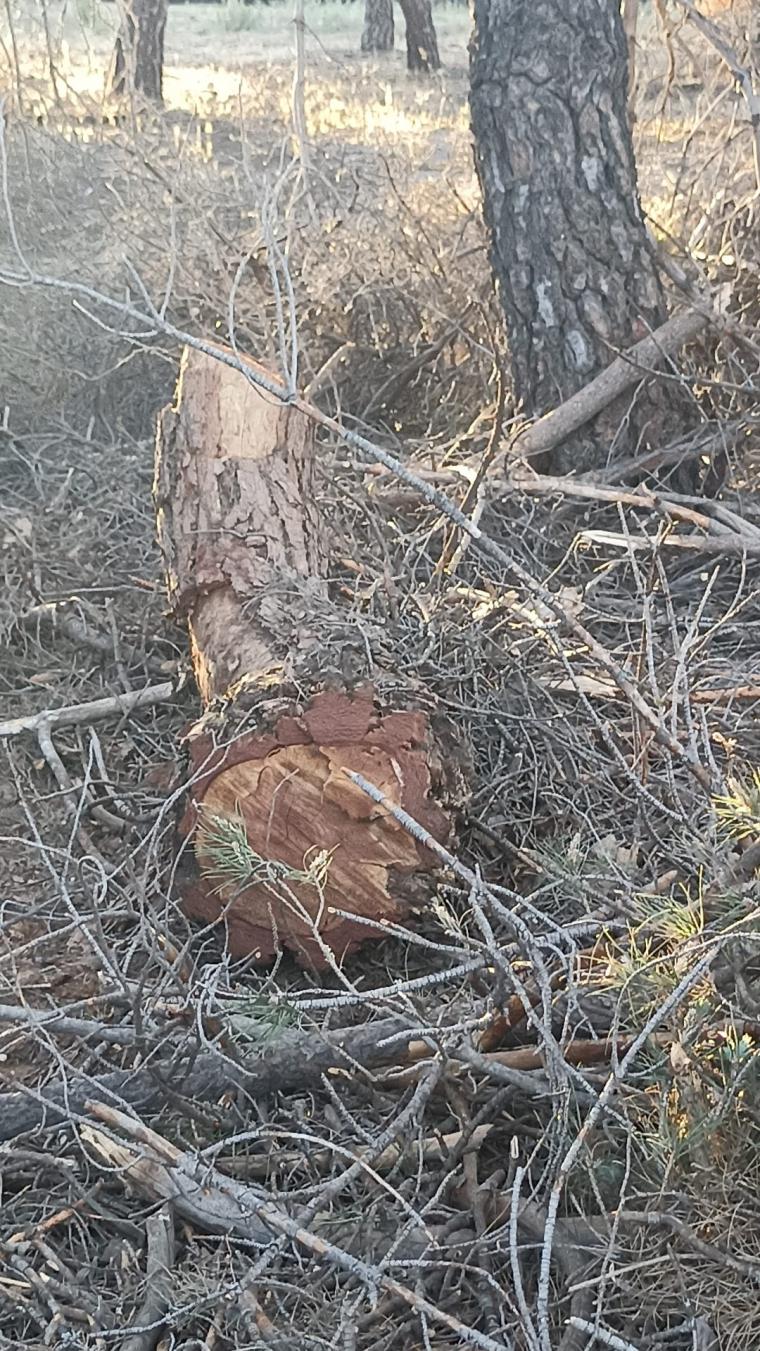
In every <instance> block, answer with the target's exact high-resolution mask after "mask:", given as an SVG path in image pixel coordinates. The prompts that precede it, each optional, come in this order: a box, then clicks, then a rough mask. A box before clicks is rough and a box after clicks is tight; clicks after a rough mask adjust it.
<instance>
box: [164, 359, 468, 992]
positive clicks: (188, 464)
mask: <svg viewBox="0 0 760 1351" xmlns="http://www.w3.org/2000/svg"><path fill="white" fill-rule="evenodd" d="M251 369H252V371H254V372H256V371H258V372H259V373H260V374H266V372H265V371H264V370H263V368H262V367H257V366H256V365H255V364H254V363H251ZM270 378H271V376H270ZM315 486H316V485H315V461H314V436H313V427H312V424H311V423H310V422H309V421H308V420H307V418H306V417H305V415H304V414H303V413H302V412H300V411H299V409H298V408H297V407H293V406H288V405H283V404H280V403H278V402H277V401H276V400H275V399H273V398H271V397H269V396H268V395H266V394H264V393H262V392H260V391H259V390H258V389H257V388H256V387H255V386H254V385H253V384H252V383H251V382H250V381H249V380H247V379H246V376H245V374H243V373H242V372H240V371H237V370H233V369H230V367H228V366H225V365H222V364H221V363H220V362H219V361H218V360H216V359H215V358H214V357H212V356H208V355H206V354H203V353H200V352H196V351H192V350H188V351H186V352H185V354H184V356H183V360H182V367H181V372H180V381H179V385H178V388H177V396H176V399H175V402H174V404H173V405H172V407H171V408H169V409H167V410H166V411H165V412H164V413H163V414H162V417H161V420H160V424H159V432H158V440H157V449H156V479H155V500H156V507H157V520H158V533H159V540H160V543H161V548H162V553H163V557H164V564H165V570H166V579H167V586H168V593H169V600H170V604H171V606H172V608H173V610H174V613H175V615H176V616H177V618H178V619H180V620H182V621H183V622H185V623H186V624H187V627H188V631H189V638H190V650H191V655H192V660H193V667H194V670H195V676H196V681H197V684H198V688H199V691H200V694H201V697H202V699H203V701H204V703H205V705H206V713H205V715H204V717H203V718H202V719H201V721H200V722H199V723H198V724H197V726H196V727H195V728H193V729H192V730H191V731H190V732H189V733H188V735H187V737H186V738H185V745H186V747H187V751H188V754H189V761H190V764H189V770H190V780H191V786H190V789H189V792H188V797H187V801H186V804H185V810H184V814H183V817H182V820H181V822H180V825H179V836H180V841H181V848H180V857H179V861H178V864H177V870H176V873H175V876H176V877H177V879H178V884H179V890H180V894H181V898H182V902H183V905H184V908H185V912H186V913H187V914H188V915H189V916H191V917H193V918H196V919H200V920H203V921H205V922H207V923H210V924H218V925H219V927H220V928H222V929H223V932H224V934H225V936H226V939H227V943H228V946H229V949H230V951H231V952H232V953H233V955H235V956H249V955H250V956H253V957H254V958H255V959H262V960H265V959H267V958H269V957H272V956H273V955H275V954H276V953H279V952H281V951H282V950H283V949H284V948H288V949H290V951H291V952H293V954H294V955H295V956H296V957H297V958H298V959H299V960H300V961H302V962H303V961H308V962H310V963H311V964H313V965H315V966H324V965H325V964H326V963H330V962H335V961H339V960H340V959H341V958H342V957H343V956H344V954H345V953H346V952H349V951H350V950H351V949H352V948H354V947H356V946H357V945H358V944H359V943H360V942H363V941H366V940H367V939H368V938H369V939H371V938H373V937H374V938H375V939H377V938H378V937H383V936H384V933H385V932H387V929H386V928H385V927H384V926H386V925H387V924H388V923H389V922H390V921H402V920H403V918H404V916H405V914H406V912H407V909H408V906H409V905H410V904H413V903H414V904H417V903H419V902H420V901H424V899H425V897H426V896H427V894H428V893H429V891H430V888H431V880H432V879H431V873H432V872H433V871H434V868H435V858H434V856H433V855H432V854H431V853H430V851H429V850H427V849H426V848H424V847H423V846H422V845H421V844H420V843H418V841H417V839H416V838H414V837H413V836H412V835H411V834H409V833H408V832H407V831H406V830H405V829H404V828H403V827H402V826H401V825H400V824H399V822H398V821H397V820H396V819H395V818H394V817H393V816H392V815H391V814H390V813H389V812H388V810H387V808H386V807H384V806H378V805H376V804H375V802H374V801H372V800H371V799H370V798H369V797H368V796H367V795H366V794H365V793H364V792H363V790H362V789H361V788H360V787H359V786H358V785H357V784H356V783H355V782H353V781H352V779H351V778H350V777H349V776H350V773H351V772H352V771H355V772H357V773H359V774H361V775H362V776H363V777H364V778H365V779H366V780H367V781H369V782H370V783H372V784H374V785H375V786H376V787H377V788H379V789H380V790H381V792H382V793H383V794H384V795H385V798H386V800H387V801H390V802H392V803H394V804H395V805H397V806H399V807H401V808H403V809H404V810H405V811H407V812H408V813H409V814H410V815H411V816H412V817H414V818H415V819H416V820H417V821H419V822H420V823H421V824H422V825H423V827H424V828H425V829H426V830H427V831H428V832H429V833H430V834H431V835H432V836H433V837H434V838H435V839H438V840H440V841H444V840H447V839H448V838H449V836H450V833H451V820H450V813H449V809H450V807H451V806H452V805H453V804H455V803H456V802H457V800H458V794H459V793H460V792H461V791H462V790H461V789H460V784H461V783H463V782H464V779H465V778H466V757H463V755H462V752H461V750H460V741H459V740H458V738H457V735H456V734H455V732H454V729H453V728H452V727H451V726H450V724H449V723H448V721H447V719H446V718H445V717H444V716H443V715H442V713H441V710H440V709H439V708H438V707H437V705H436V702H435V700H434V699H433V698H431V696H430V695H428V694H426V692H425V690H424V689H423V688H421V687H419V686H417V685H416V684H415V683H414V682H411V683H410V682H409V681H402V680H400V679H398V678H394V677H393V676H392V675H389V674H388V673H386V674H384V675H383V676H382V678H380V677H379V676H378V675H377V673H375V672H370V671H368V670H367V665H366V663H367V657H366V651H367V648H366V647H365V640H364V639H363V638H358V637H357V638H352V635H351V631H350V627H349V624H348V621H347V617H346V615H345V614H344V613H343V612H342V611H340V610H339V609H337V608H336V607H335V605H334V604H333V602H332V601H331V600H330V596H329V593H328V588H327V580H326V566H325V560H326V557H327V554H328V550H327V548H326V546H325V542H324V539H323V533H322V528H321V523H320V519H319V515H318V511H317V508H316V506H315ZM370 675H371V676H372V679H371V680H370V679H369V678H368V677H369V676H370ZM346 912H349V915H356V916H359V919H357V920H352V919H351V918H347V916H346Z"/></svg>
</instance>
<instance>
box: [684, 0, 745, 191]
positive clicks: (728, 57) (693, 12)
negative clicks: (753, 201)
mask: <svg viewBox="0 0 760 1351" xmlns="http://www.w3.org/2000/svg"><path fill="white" fill-rule="evenodd" d="M676 4H678V5H680V6H681V9H685V10H686V13H687V14H688V16H689V18H690V20H691V22H692V23H693V24H694V27H695V28H698V29H699V31H700V33H701V34H702V36H703V37H704V38H706V39H707V41H708V42H709V43H710V46H711V47H713V48H714V49H715V51H716V52H717V53H718V55H719V57H720V58H721V60H722V61H723V62H724V63H725V65H726V66H727V67H728V69H729V70H730V72H731V74H732V75H733V77H734V79H735V80H736V83H737V84H738V85H739V88H740V89H741V91H742V93H743V95H744V101H745V103H746V104H747V111H748V112H749V119H750V126H751V128H752V137H753V142H752V143H753V147H754V156H755V181H756V183H757V189H758V192H760V94H758V92H757V90H756V89H755V87H754V85H753V82H752V75H751V73H750V71H748V70H747V69H746V68H745V67H744V66H743V65H741V63H740V61H739V59H738V57H737V55H736V52H735V51H734V49H733V47H731V46H730V45H729V44H728V43H727V42H726V39H725V38H724V36H723V34H722V33H721V31H720V29H719V28H718V26H717V24H714V23H713V22H712V21H711V20H710V19H708V18H707V17H706V16H705V15H704V14H700V12H699V10H698V9H697V7H696V5H693V4H692V3H691V0H676Z"/></svg>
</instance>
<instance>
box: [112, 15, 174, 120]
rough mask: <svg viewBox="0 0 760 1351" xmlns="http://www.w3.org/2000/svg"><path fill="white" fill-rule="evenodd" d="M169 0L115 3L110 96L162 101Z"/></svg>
mask: <svg viewBox="0 0 760 1351" xmlns="http://www.w3.org/2000/svg"><path fill="white" fill-rule="evenodd" d="M168 6H169V0H118V8H119V15H120V20H121V22H120V27H119V34H118V37H117V38H116V48H115V51H114V58H113V75H112V77H111V90H112V92H113V93H114V94H119V95H122V94H129V93H133V94H142V95H143V96H144V97H145V98H148V99H153V100H154V101H155V102H156V103H161V102H162V101H163V77H164V36H165V33H166V15H167V10H168Z"/></svg>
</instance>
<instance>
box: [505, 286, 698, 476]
mask: <svg viewBox="0 0 760 1351" xmlns="http://www.w3.org/2000/svg"><path fill="white" fill-rule="evenodd" d="M707 323H708V317H707V315H705V314H702V313H700V312H699V311H698V310H684V311H683V312H682V313H680V314H674V315H673V316H672V317H671V318H670V319H668V320H667V322H666V323H664V324H663V325H662V327H661V328H658V329H657V330H656V331H655V332H654V333H652V334H650V336H649V337H648V338H643V339H642V341H641V342H637V343H636V345H635V347H630V348H629V349H628V351H627V352H624V353H622V354H621V355H620V356H618V357H616V358H615V360H614V361H612V362H610V364H609V366H606V367H605V369H604V370H603V371H601V372H600V374H599V375H597V376H596V378H595V379H594V380H592V381H591V382H590V383H589V384H588V385H584V387H583V389H579V390H578V392H577V394H573V395H572V396H571V397H570V398H569V399H566V400H565V402H564V403H562V404H560V405H559V407H558V408H553V409H552V411H551V413H547V414H546V415H545V416H544V417H542V418H539V420H538V421H537V422H534V423H532V424H531V425H530V426H529V427H528V428H527V429H526V430H525V431H524V432H520V433H518V435H517V436H516V437H515V439H514V441H513V442H512V444H511V446H510V448H509V452H508V453H509V454H510V455H517V456H519V457H520V458H521V459H523V460H532V459H535V457H536V456H537V455H544V454H546V453H547V452H548V451H550V450H554V448H555V446H558V445H559V444H560V442H562V441H565V440H566V439H567V438H568V437H569V436H571V435H572V434H573V432H577V431H578V430H579V428H581V427H584V426H585V425H586V423H587V422H590V421H591V419H592V418H594V417H596V416H597V414H598V413H601V412H603V410H604V409H605V408H607V407H608V406H609V404H611V403H613V402H614V401H615V399H617V398H619V396H620V395H621V394H625V392H626V390H629V389H632V388H633V386H634V385H636V384H638V382H639V380H642V379H644V378H646V376H647V375H650V374H651V373H652V371H654V370H656V369H657V367H658V366H660V365H661V364H662V362H663V361H664V360H665V359H666V358H667V357H669V356H671V355H672V354H673V353H674V352H677V351H678V350H679V349H680V348H681V347H683V346H684V345H685V344H686V343H687V342H693V341H694V339H695V338H696V337H698V336H699V334H700V333H701V332H702V329H703V328H705V327H706V326H707Z"/></svg>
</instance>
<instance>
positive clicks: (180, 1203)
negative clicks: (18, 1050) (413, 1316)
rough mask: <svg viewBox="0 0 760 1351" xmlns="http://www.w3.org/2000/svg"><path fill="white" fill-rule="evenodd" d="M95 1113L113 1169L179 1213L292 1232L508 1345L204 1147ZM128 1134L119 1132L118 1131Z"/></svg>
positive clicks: (496, 1349)
mask: <svg viewBox="0 0 760 1351" xmlns="http://www.w3.org/2000/svg"><path fill="white" fill-rule="evenodd" d="M90 1111H91V1114H92V1116H93V1117H94V1118H96V1120H98V1121H100V1122H102V1123H104V1125H105V1126H106V1127H107V1128H108V1133H106V1131H104V1130H102V1129H99V1127H98V1126H97V1125H95V1123H94V1122H93V1124H88V1125H85V1126H83V1128H82V1135H83V1137H84V1138H85V1139H86V1141H87V1143H88V1144H89V1145H90V1147H91V1148H92V1150H93V1151H94V1152H95V1153H96V1154H97V1155H99V1156H100V1157H101V1158H102V1159H103V1161H104V1163H105V1164H106V1165H107V1167H108V1168H109V1170H117V1169H118V1170H123V1173H124V1176H125V1178H126V1180H127V1181H128V1182H129V1184H130V1185H131V1186H133V1187H136V1188H137V1190H138V1191H140V1192H141V1193H142V1194H143V1195H145V1196H147V1197H148V1198H149V1199H151V1200H152V1199H154V1198H155V1197H162V1198H163V1199H165V1200H170V1201H171V1202H172V1204H173V1205H174V1207H175V1209H176V1210H177V1212H178V1214H180V1215H182V1216H183V1218H185V1219H186V1220H189V1222H190V1223H191V1224H193V1225H195V1226H196V1227H197V1228H199V1229H201V1230H205V1231H206V1232H211V1233H223V1234H233V1235H236V1236H237V1237H239V1238H243V1239H244V1240H247V1241H248V1242H249V1243H255V1244H257V1245H261V1246H264V1247H266V1246H268V1245H269V1244H270V1243H272V1242H273V1241H274V1239H275V1237H276V1236H277V1235H285V1236H286V1237H287V1238H290V1239H291V1240H292V1241H293V1242H294V1243H296V1244H297V1246H298V1247H299V1248H301V1249H302V1250H303V1251H305V1252H307V1253H309V1254H310V1255H311V1256H312V1257H315V1258H316V1259H317V1260H318V1261H321V1262H324V1263H326V1264H327V1265H328V1266H332V1267H334V1268H336V1269H337V1270H340V1271H343V1272H344V1273H346V1274H347V1275H348V1276H349V1277H352V1278H354V1279H355V1280H359V1281H360V1282H362V1284H363V1285H364V1286H365V1288H366V1289H367V1290H368V1292H370V1295H371V1297H375V1296H376V1292H377V1290H383V1291H385V1292H386V1293H387V1294H389V1295H392V1296H395V1297H396V1298H397V1299H400V1300H402V1301H403V1302H404V1303H405V1304H406V1305H408V1306H409V1307H410V1308H412V1309H414V1310H415V1311H416V1312H417V1313H418V1314H423V1315H424V1316H425V1317H426V1318H427V1319H429V1320H430V1322H431V1323H433V1324H435V1325H437V1326H439V1327H445V1328H447V1329H448V1331H449V1332H452V1333H454V1335H455V1336H456V1337H457V1338H458V1339H459V1340H460V1341H462V1342H464V1343H465V1344H466V1345H470V1346H477V1347H482V1348H483V1351H504V1343H503V1342H497V1341H495V1340H494V1339H493V1338H492V1337H488V1336H486V1335H485V1334H484V1333H482V1332H479V1331H478V1330H477V1328H473V1327H468V1326H467V1324H465V1323H462V1322H461V1321H460V1319H458V1318H456V1317H455V1316H454V1315H453V1314H450V1313H447V1312H446V1310H444V1309H440V1308H438V1307H437V1305H435V1304H433V1303H431V1301H430V1300H428V1299H426V1298H425V1296H424V1295H423V1294H421V1293H420V1292H419V1291H416V1290H412V1289H410V1288H409V1286H406V1285H402V1284H401V1282H399V1281H397V1280H395V1279H394V1278H393V1277H392V1276H389V1275H388V1274H387V1273H386V1272H384V1271H383V1270H382V1269H381V1268H380V1267H376V1266H370V1265H369V1264H368V1263H366V1262H364V1261H362V1259H361V1258H359V1257H355V1256H354V1255H353V1253H350V1252H347V1251H346V1250H345V1249H343V1248H339V1247H338V1246H337V1245H336V1244H334V1243H330V1242H329V1241H328V1240H327V1239H325V1238H323V1237H322V1236H321V1235H320V1234H317V1233H313V1232H312V1231H311V1230H309V1229H306V1228H304V1226H303V1225H301V1224H299V1223H298V1221H297V1220H293V1219H291V1218H290V1216H289V1215H287V1214H286V1212H285V1211H284V1210H283V1209H281V1208H280V1206H277V1205H275V1204H274V1202H273V1201H272V1200H271V1198H270V1197H269V1196H268V1195H267V1193H266V1192H264V1191H263V1190H262V1189H259V1188H254V1187H250V1186H247V1185H246V1184H244V1183H241V1182H238V1181H237V1180H236V1179H235V1178H230V1177H226V1176H225V1175H224V1174H222V1173H220V1172H219V1171H218V1170H217V1169H215V1168H213V1167H212V1166H211V1165H210V1164H209V1163H208V1162H207V1161H203V1160H201V1159H199V1158H198V1156H197V1155H196V1154H188V1153H183V1152H182V1151H181V1150H179V1149H177V1147H176V1145H173V1144H172V1143H171V1142H170V1141H169V1140H167V1139H165V1138H164V1136H162V1135H159V1134H158V1133H157V1132H156V1131H154V1130H151V1128H150V1127H149V1126H146V1125H145V1123H144V1122H142V1121H139V1120H136V1119H135V1118H134V1117H130V1116H127V1114H126V1113H125V1112H120V1111H118V1110H116V1109H114V1108H112V1107H104V1106H102V1105H100V1104H91V1105H90ZM117 1131H118V1132H119V1134H120V1135H121V1136H122V1137H124V1138H123V1139H119V1137H118V1136H117V1134H116V1132H117Z"/></svg>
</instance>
